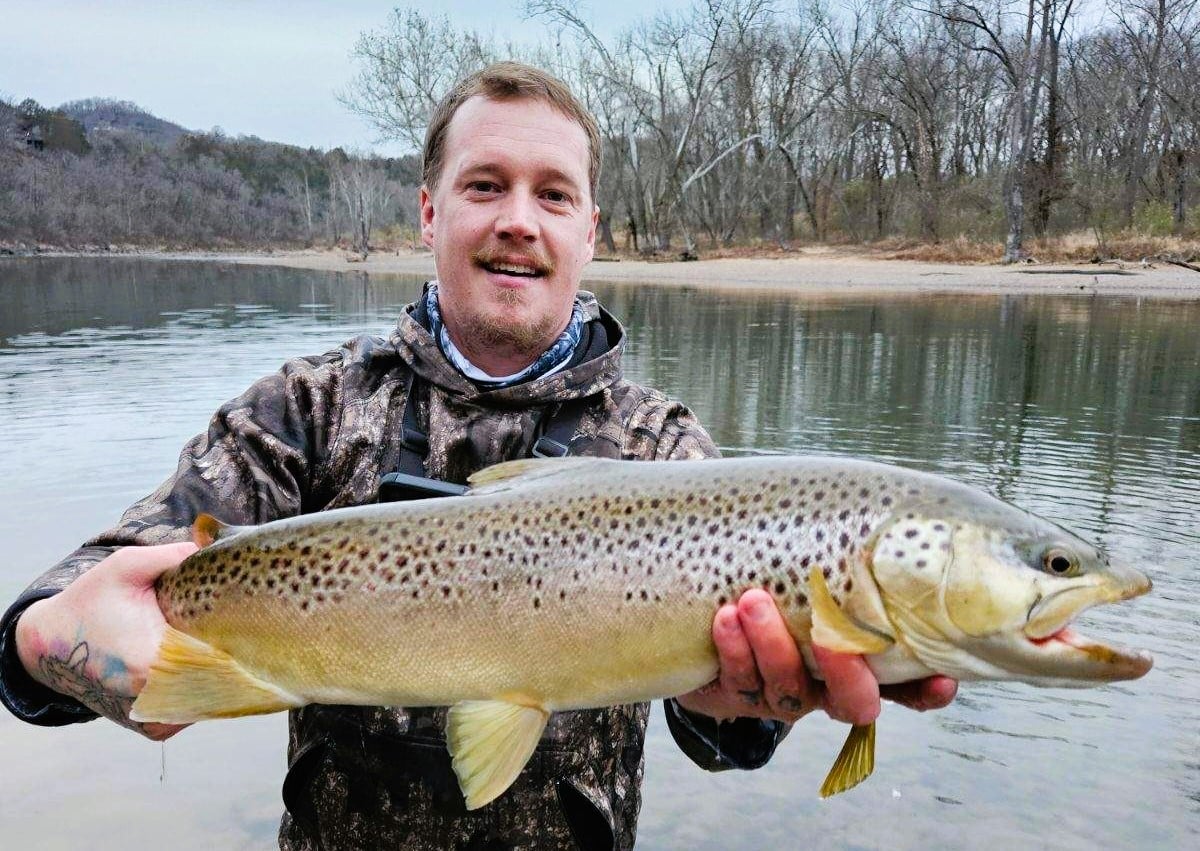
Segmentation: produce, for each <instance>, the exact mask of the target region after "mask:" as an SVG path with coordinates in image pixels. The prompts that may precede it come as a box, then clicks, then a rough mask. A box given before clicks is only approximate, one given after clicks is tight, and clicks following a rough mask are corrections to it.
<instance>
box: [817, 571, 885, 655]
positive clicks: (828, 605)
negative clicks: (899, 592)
mask: <svg viewBox="0 0 1200 851" xmlns="http://www.w3.org/2000/svg"><path fill="white" fill-rule="evenodd" d="M808 589H809V595H808V596H809V599H810V600H811V601H812V642H813V644H819V645H821V646H822V647H824V648H826V649H829V650H837V651H838V652H839V653H862V654H870V653H882V652H884V651H885V650H887V649H888V648H889V647H891V646H892V645H893V644H895V643H896V642H895V640H894V639H892V638H891V637H890V636H887V635H883V634H882V633H879V632H876V631H875V630H873V629H870V628H868V627H865V626H861V625H860V624H858V623H856V622H855V621H854V620H852V619H851V618H850V616H849V615H847V614H846V613H845V612H843V611H842V610H841V609H840V608H838V604H837V601H836V600H834V599H833V594H831V593H830V592H829V586H828V585H827V584H826V583H825V574H824V573H822V572H821V568H820V567H818V566H817V565H815V564H814V565H813V567H812V570H810V571H809V573H808Z"/></svg>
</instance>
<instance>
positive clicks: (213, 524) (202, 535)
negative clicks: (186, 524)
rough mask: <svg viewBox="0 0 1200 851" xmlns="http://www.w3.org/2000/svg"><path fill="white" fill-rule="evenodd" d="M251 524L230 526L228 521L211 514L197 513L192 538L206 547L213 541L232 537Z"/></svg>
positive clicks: (199, 545)
mask: <svg viewBox="0 0 1200 851" xmlns="http://www.w3.org/2000/svg"><path fill="white" fill-rule="evenodd" d="M249 528H251V527H249V526H230V525H229V524H228V523H222V522H221V521H220V520H218V519H217V518H215V517H213V516H212V515H211V514H197V515H196V521H195V522H194V523H192V540H193V541H194V542H195V543H196V546H198V547H200V548H201V549H204V548H205V547H207V546H208V545H209V544H211V543H212V542H213V541H223V540H225V539H226V538H232V537H233V536H234V535H236V534H237V533H238V532H242V531H245V530H246V529H249Z"/></svg>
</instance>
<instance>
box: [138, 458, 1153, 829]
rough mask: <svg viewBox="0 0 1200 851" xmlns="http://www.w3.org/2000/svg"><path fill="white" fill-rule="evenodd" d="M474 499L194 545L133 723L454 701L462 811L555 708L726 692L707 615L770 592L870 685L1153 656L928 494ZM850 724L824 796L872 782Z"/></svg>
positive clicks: (493, 478) (841, 484)
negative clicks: (753, 592)
mask: <svg viewBox="0 0 1200 851" xmlns="http://www.w3.org/2000/svg"><path fill="white" fill-rule="evenodd" d="M471 485H472V488H471V490H470V492H469V493H468V494H467V495H466V496H462V497H449V498H444V499H429V500H422V501H416V502H408V503H391V504H385V505H372V506H364V507H359V508H349V509H342V510H336V511H328V512H324V513H319V514H312V515H307V516H303V517H296V518H291V519H286V520H280V521H276V522H273V523H268V524H265V525H263V526H258V527H251V528H232V527H223V526H221V525H220V524H218V523H217V522H216V521H215V520H213V519H212V518H210V517H206V516H202V517H201V518H200V519H199V520H198V521H197V523H196V527H195V531H196V536H197V538H198V540H199V542H200V543H202V544H207V546H204V548H203V549H201V550H200V551H198V552H196V553H195V554H194V555H192V556H190V557H189V558H188V559H187V560H185V561H184V562H183V564H181V565H180V566H179V567H178V568H176V569H175V570H172V571H170V572H168V573H166V574H164V575H163V577H162V578H161V579H160V580H159V583H158V601H159V604H160V606H161V607H162V610H163V613H164V614H165V616H166V619H167V621H168V623H169V624H170V626H169V628H168V630H167V635H166V637H165V639H164V641H163V645H162V647H161V649H160V651H159V657H158V659H157V661H156V663H155V664H154V665H153V667H152V669H151V672H150V675H149V679H148V682H147V684H146V687H145V689H144V690H143V691H142V693H141V694H140V696H139V697H138V699H137V701H136V703H135V704H134V707H133V712H132V713H131V716H132V717H133V718H135V719H137V720H139V721H162V722H172V723H186V722H191V721H196V720H200V719H205V718H223V717H231V716H238V715H247V714H256V713H263V712H274V711H277V710H282V709H288V708H291V707H296V706H302V705H304V704H306V703H336V704H347V703H349V704H367V705H403V706H426V705H451V706H452V707H453V708H452V709H451V712H450V716H449V722H448V729H447V739H448V744H449V748H450V750H451V753H452V755H453V757H454V767H455V771H456V772H457V774H458V777H459V782H460V784H461V786H462V789H463V793H464V795H465V797H466V800H467V803H468V806H470V807H472V808H475V807H480V806H482V805H484V804H486V803H487V802H488V801H490V800H492V799H493V798H495V797H496V796H497V795H499V794H501V793H502V792H503V791H504V790H505V789H506V788H507V787H508V786H509V784H510V783H511V782H512V781H513V779H515V778H516V776H517V774H518V773H519V772H520V770H521V768H522V766H523V765H524V764H525V762H526V760H527V759H528V758H529V756H530V754H531V753H532V751H533V748H534V747H535V746H536V744H537V741H538V738H539V737H540V735H541V732H542V730H543V728H544V726H545V723H546V719H547V718H548V717H549V714H550V713H551V712H555V711H558V710H565V709H581V708H588V707H598V706H606V705H612V704H620V703H629V702H633V701H642V700H649V699H654V698H661V697H667V696H671V695H677V694H682V693H684V692H687V691H690V690H692V689H694V688H697V687H699V686H701V685H703V684H705V683H707V682H709V681H710V680H712V679H713V677H714V676H715V675H716V673H717V657H716V651H715V648H714V646H713V642H712V637H711V629H712V620H713V615H714V614H715V612H716V609H717V608H718V607H719V606H720V605H722V604H724V603H725V602H726V601H731V600H735V599H737V597H738V596H739V595H740V594H741V593H742V592H743V591H745V590H747V589H749V588H763V589H766V590H767V591H768V592H770V593H771V595H772V596H773V597H774V599H775V602H776V603H777V604H778V606H779V609H780V611H781V612H782V614H783V617H784V619H785V621H786V622H787V625H788V628H789V630H790V631H791V633H792V635H793V636H794V637H795V639H796V642H797V644H798V645H799V646H800V648H801V650H802V652H803V653H804V655H805V658H806V660H807V661H808V662H809V663H810V667H812V665H811V661H812V657H811V652H810V650H809V648H810V647H811V645H812V644H813V643H817V644H821V645H824V646H827V647H830V648H832V649H837V650H843V651H849V652H856V653H863V654H865V655H866V657H867V661H868V663H869V665H870V666H871V668H872V670H873V671H874V672H875V674H876V675H877V676H878V678H879V680H880V681H881V682H883V683H893V682H902V681H907V680H912V679H917V678H921V677H926V676H929V675H931V674H934V673H940V674H946V675H949V676H951V677H955V678H957V679H959V680H980V679H998V680H1021V681H1024V682H1028V683H1032V684H1035V685H1046V686H1077V685H1088V684H1094V683H1102V682H1110V681H1113V680H1123V679H1132V678H1135V677H1140V676H1142V675H1143V674H1145V673H1146V671H1148V670H1149V668H1150V665H1151V660H1150V658H1149V657H1148V656H1146V655H1144V654H1140V653H1136V652H1133V651H1128V650H1124V649H1120V648H1117V647H1112V646H1108V645H1105V644H1101V643H1098V642H1096V641H1092V640H1089V639H1086V638H1084V637H1082V636H1081V635H1079V634H1078V633H1076V632H1075V631H1074V630H1072V629H1071V628H1070V627H1069V626H1068V623H1069V621H1070V620H1071V619H1072V618H1073V617H1074V616H1075V615H1077V614H1078V613H1079V612H1080V611H1082V610H1083V609H1086V608H1088V607H1090V606H1093V605H1096V604H1099V603H1108V602H1113V601H1117V600H1124V599H1127V598H1129V597H1134V596H1137V595H1139V594H1142V593H1145V592H1146V591H1147V590H1149V588H1150V582H1149V580H1148V579H1146V577H1144V576H1143V575H1142V574H1140V573H1138V572H1137V571H1134V570H1132V569H1129V568H1125V567H1120V566H1117V565H1113V564H1110V563H1109V560H1108V558H1107V557H1106V556H1105V555H1104V554H1103V553H1101V552H1099V551H1098V550H1097V549H1095V548H1094V547H1092V546H1091V545H1089V544H1087V543H1086V542H1084V541H1082V540H1080V539H1079V538H1078V537H1076V536H1074V535H1072V534H1071V533H1070V532H1067V531H1065V530H1063V529H1061V528H1059V527H1058V526H1056V525H1054V524H1052V523H1049V522H1047V521H1045V520H1042V519H1040V518H1038V517H1035V516H1033V515H1031V514H1029V513H1027V512H1024V511H1021V510H1020V509H1017V508H1014V507H1013V506H1011V505H1008V504H1006V503H1004V502H1001V501H999V500H996V499H993V498H992V497H990V496H987V495H986V494H984V493H981V492H980V491H977V490H975V489H973V488H970V487H967V486H965V485H962V484H959V483H956V482H953V481H950V480H947V479H944V478H940V477H937V476H933V475H929V474H925V473H918V472H914V471H910V470H905V469H902V468H898V467H892V466H887V465H882V464H875V463H869V462H863V461H853V460H848V459H840V458H817V457H810V458H804V457H760V458H743V459H732V460H723V461H696V462H691V461H686V462H685V461H672V462H667V463H648V462H621V461H605V460H598V459H587V458H578V459H564V460H527V461H514V462H510V463H506V464H500V465H497V466H495V467H492V468H489V469H487V470H484V471H482V472H481V473H479V474H477V475H476V476H474V477H473V479H472V481H471ZM873 743H874V725H871V726H870V727H864V728H854V729H853V730H852V732H851V735H850V738H849V739H848V740H847V744H846V747H845V748H844V749H843V753H842V755H841V756H840V757H839V759H838V762H837V763H836V764H835V766H834V768H833V770H832V771H831V772H830V776H829V778H827V781H826V785H825V786H824V787H823V788H822V792H823V794H832V793H833V792H837V791H841V790H842V789H844V788H848V787H849V786H851V785H853V784H854V783H856V782H858V781H860V780H861V779H862V778H864V777H865V776H866V775H867V774H869V773H870V771H871V768H872V765H873V761H872V760H873Z"/></svg>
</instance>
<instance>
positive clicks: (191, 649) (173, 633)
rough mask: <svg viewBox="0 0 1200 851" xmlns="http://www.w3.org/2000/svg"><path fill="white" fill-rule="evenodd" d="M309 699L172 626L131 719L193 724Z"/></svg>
mask: <svg viewBox="0 0 1200 851" xmlns="http://www.w3.org/2000/svg"><path fill="white" fill-rule="evenodd" d="M306 702H307V701H304V700H301V699H300V698H298V697H296V696H295V695H292V694H289V693H288V692H286V691H284V690H283V689H281V688H279V687H277V686H274V685H272V684H271V683H268V682H266V681H264V680H261V679H259V678H258V677H255V676H254V675H253V674H251V673H250V672H249V671H247V670H246V669H245V668H243V667H242V666H241V665H240V664H238V662H237V660H235V659H234V658H233V657H232V656H230V655H229V654H228V653H226V652H224V651H223V650H218V649H217V648H215V647H213V646H212V645H210V644H206V643H205V642H203V641H201V640H200V639H198V638H194V637H192V636H190V635H188V634H187V633H185V632H180V631H179V630H177V629H174V628H173V627H170V626H168V627H167V631H166V634H165V635H164V636H163V641H162V644H161V645H160V646H159V649H158V658H157V659H156V660H155V661H154V663H153V664H152V665H151V666H150V673H149V675H148V676H147V678H146V685H145V687H144V688H143V689H142V691H141V693H140V694H139V695H138V697H137V700H135V701H134V702H133V708H132V709H131V710H130V712H129V717H130V718H131V719H133V720H134V721H157V722H162V723H166V724H190V723H191V722H193V721H203V720H206V719H209V718H238V717H240V716H242V715H263V714H265V713H268V712H279V711H281V710H284V709H292V708H294V707H297V706H303V705H304V704H305V703H306Z"/></svg>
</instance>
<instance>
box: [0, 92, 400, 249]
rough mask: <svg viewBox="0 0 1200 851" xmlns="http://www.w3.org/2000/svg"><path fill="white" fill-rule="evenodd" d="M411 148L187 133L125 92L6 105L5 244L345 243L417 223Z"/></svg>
mask: <svg viewBox="0 0 1200 851" xmlns="http://www.w3.org/2000/svg"><path fill="white" fill-rule="evenodd" d="M418 174H419V172H418V167H417V160H416V157H404V158H400V159H385V158H379V157H371V156H362V155H355V154H347V153H346V152H345V151H343V150H341V149H340V148H335V149H334V150H332V151H321V150H317V149H314V148H298V147H295V146H293V145H284V144H278V143H274V142H265V141H263V140H261V139H257V138H254V137H246V136H242V137H236V138H234V137H229V136H226V135H224V134H223V133H221V132H219V131H214V132H208V133H199V132H193V131H189V130H186V129H184V128H182V127H180V126H179V125H176V124H172V123H171V122H169V121H165V120H163V119H161V118H158V117H156V116H153V115H150V114H149V113H147V112H145V111H143V110H141V109H139V108H138V107H137V106H135V105H134V104H130V103H127V102H122V101H112V100H102V99H90V100H86V101H75V102H73V103H70V104H65V105H63V106H62V107H59V108H57V109H47V108H43V107H42V106H40V105H39V104H37V103H35V102H34V101H32V100H26V101H24V102H22V103H20V104H11V103H5V102H0V244H4V243H8V244H11V245H39V244H41V245H52V246H57V247H68V248H81V247H107V246H110V245H113V246H150V247H173V248H228V247H238V246H248V247H268V246H305V245H313V244H315V243H321V244H344V245H347V246H352V247H354V248H356V249H358V250H362V249H363V246H364V245H365V243H366V240H367V236H366V235H369V234H371V233H372V231H374V232H376V233H377V234H378V233H379V232H380V231H381V230H383V231H387V230H391V231H396V232H398V231H400V230H403V229H404V228H405V227H407V228H409V229H411V228H412V227H414V226H415V224H416V205H415V192H416V189H415V186H416V184H417V183H418V182H419V178H418Z"/></svg>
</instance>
